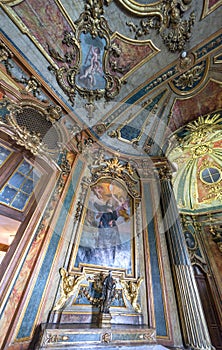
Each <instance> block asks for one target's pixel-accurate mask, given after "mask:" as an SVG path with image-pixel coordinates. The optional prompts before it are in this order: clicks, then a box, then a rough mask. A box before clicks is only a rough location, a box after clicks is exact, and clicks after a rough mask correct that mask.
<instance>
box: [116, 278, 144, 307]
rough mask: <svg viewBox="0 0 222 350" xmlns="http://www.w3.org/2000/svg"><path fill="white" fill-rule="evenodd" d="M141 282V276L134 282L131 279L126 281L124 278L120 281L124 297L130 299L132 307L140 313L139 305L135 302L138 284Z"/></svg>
mask: <svg viewBox="0 0 222 350" xmlns="http://www.w3.org/2000/svg"><path fill="white" fill-rule="evenodd" d="M142 282H143V278H142V277H140V278H138V280H137V281H136V282H133V281H128V282H127V281H124V280H121V281H120V283H121V285H122V287H123V290H124V294H125V296H126V298H127V299H128V300H129V301H130V303H131V305H132V307H133V308H134V310H135V311H136V312H138V313H141V307H140V305H139V304H138V303H137V299H138V295H139V289H140V285H141V283H142Z"/></svg>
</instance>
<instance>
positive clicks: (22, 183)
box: [0, 160, 41, 211]
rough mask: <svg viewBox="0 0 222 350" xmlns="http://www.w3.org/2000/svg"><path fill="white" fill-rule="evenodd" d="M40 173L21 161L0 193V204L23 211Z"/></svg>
mask: <svg viewBox="0 0 222 350" xmlns="http://www.w3.org/2000/svg"><path fill="white" fill-rule="evenodd" d="M40 178H41V173H40V172H39V171H38V170H36V169H34V168H33V166H32V165H31V164H29V163H28V162H27V161H25V160H23V161H22V162H20V164H19V165H18V167H17V169H15V172H14V173H13V174H12V176H11V177H10V179H9V180H8V182H7V183H6V184H5V185H4V187H3V189H2V190H1V192H0V202H1V203H4V204H6V205H8V206H10V207H12V208H15V209H18V210H21V211H22V210H24V209H25V206H26V204H27V203H28V201H29V199H30V198H31V195H32V194H33V191H34V189H35V186H36V185H37V183H38V181H39V180H40Z"/></svg>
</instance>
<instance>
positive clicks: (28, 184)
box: [22, 179, 34, 194]
mask: <svg viewBox="0 0 222 350" xmlns="http://www.w3.org/2000/svg"><path fill="white" fill-rule="evenodd" d="M33 189H34V184H33V181H32V180H30V179H29V180H26V181H25V183H24V184H23V186H22V191H24V192H26V193H28V194H30V193H32V191H33Z"/></svg>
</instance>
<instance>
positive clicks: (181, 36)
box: [121, 0, 195, 52]
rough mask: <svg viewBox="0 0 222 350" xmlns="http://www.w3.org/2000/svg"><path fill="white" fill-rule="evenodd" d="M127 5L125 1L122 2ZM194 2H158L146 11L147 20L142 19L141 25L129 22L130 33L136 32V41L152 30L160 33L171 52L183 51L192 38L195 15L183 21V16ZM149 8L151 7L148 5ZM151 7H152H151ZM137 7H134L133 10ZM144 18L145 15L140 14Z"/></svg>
mask: <svg viewBox="0 0 222 350" xmlns="http://www.w3.org/2000/svg"><path fill="white" fill-rule="evenodd" d="M121 2H123V3H125V2H126V1H125V0H121ZM191 2H192V0H188V1H185V0H170V1H167V0H165V1H161V2H157V4H156V6H155V7H153V8H152V9H151V8H150V10H149V7H148V10H147V11H145V13H146V16H147V17H148V18H147V19H145V20H144V19H142V20H141V21H140V23H139V25H137V24H134V23H133V22H127V23H126V24H127V25H128V26H129V27H130V31H133V32H135V39H138V38H140V37H142V36H144V35H146V34H149V30H150V29H155V30H157V31H158V33H159V34H160V36H161V37H162V39H163V42H164V43H165V45H166V46H167V47H168V49H169V51H171V52H176V51H179V52H180V51H182V50H183V49H184V46H185V44H186V43H187V41H189V39H190V36H191V29H192V27H193V25H194V21H195V14H194V12H192V13H191V14H190V16H189V19H187V20H183V19H182V16H183V14H184V13H185V12H186V11H187V10H188V9H189V8H190V5H191ZM147 6H149V5H147ZM150 6H151V5H150ZM133 8H134V9H135V8H136V6H135V5H133V6H132V9H133ZM138 11H139V15H140V16H142V15H143V13H141V12H140V10H139V8H138Z"/></svg>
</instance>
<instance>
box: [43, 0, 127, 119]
mask: <svg viewBox="0 0 222 350" xmlns="http://www.w3.org/2000/svg"><path fill="white" fill-rule="evenodd" d="M105 3H106V2H105ZM111 35H112V32H111V30H110V28H109V26H108V23H107V21H106V19H105V17H104V16H103V2H102V1H97V0H86V4H85V11H84V12H83V13H81V14H80V16H79V19H78V20H77V21H75V23H74V26H73V31H72V32H65V33H64V38H63V41H62V44H63V45H64V47H65V48H64V51H65V52H64V53H59V52H57V51H56V50H55V49H54V48H53V47H51V46H49V45H48V50H49V54H50V56H51V57H52V58H53V59H54V60H55V61H57V62H58V64H59V68H58V67H57V66H56V65H51V66H50V67H49V69H50V70H51V71H53V72H54V73H55V75H56V79H57V82H58V84H59V86H60V87H61V88H62V90H63V91H64V92H65V94H66V95H67V96H68V97H69V100H70V101H71V103H72V104H74V102H75V97H76V93H77V92H78V94H79V95H80V96H81V97H83V98H84V99H87V100H88V102H87V103H86V105H85V108H86V110H87V111H88V113H89V117H90V118H91V117H92V113H93V112H94V111H95V107H94V101H95V100H99V99H101V98H102V97H104V98H105V99H106V100H107V101H108V100H110V99H112V98H114V97H115V96H116V95H117V94H118V93H119V91H120V88H121V84H122V82H121V79H120V78H119V77H118V76H117V74H113V73H115V72H117V73H119V74H124V72H125V70H126V69H128V67H122V66H119V65H118V58H119V57H120V55H121V48H120V47H118V45H117V44H115V43H111ZM106 58H107V59H106ZM105 62H106V63H105Z"/></svg>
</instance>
